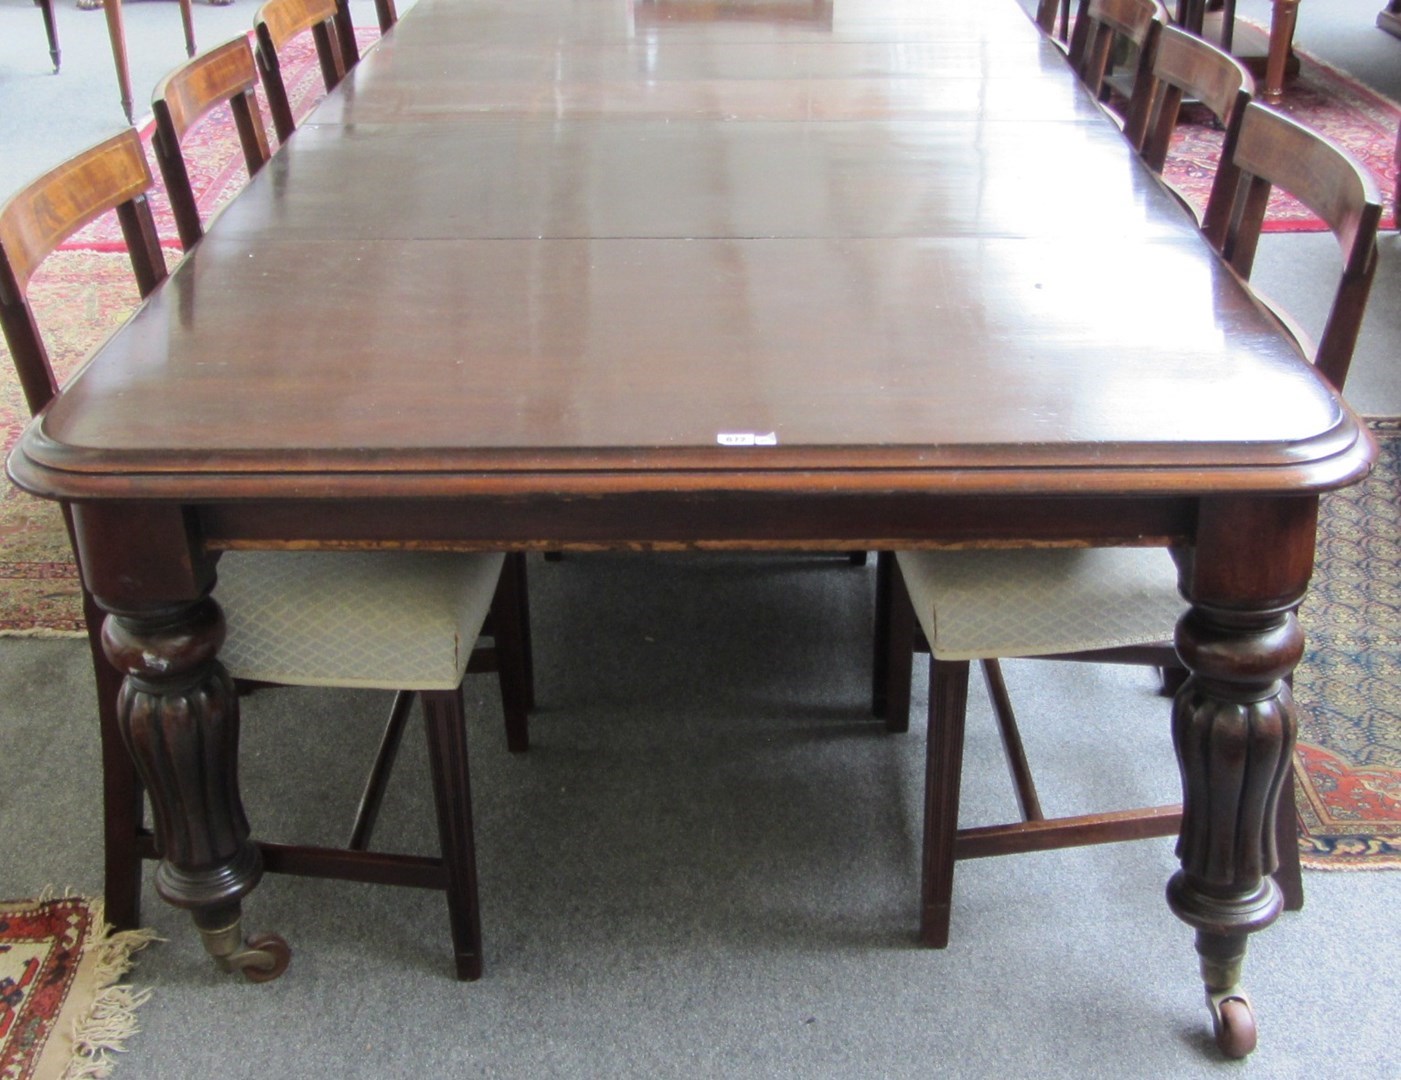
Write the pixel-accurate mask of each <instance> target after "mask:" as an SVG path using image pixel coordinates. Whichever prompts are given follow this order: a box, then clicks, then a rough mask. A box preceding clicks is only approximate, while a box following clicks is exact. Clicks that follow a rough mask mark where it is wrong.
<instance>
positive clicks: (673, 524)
mask: <svg viewBox="0 0 1401 1080" xmlns="http://www.w3.org/2000/svg"><path fill="white" fill-rule="evenodd" d="M1373 454H1374V444H1373V443H1372V441H1371V439H1370V437H1369V436H1368V435H1367V433H1366V431H1365V429H1364V428H1363V427H1362V425H1361V424H1360V423H1359V422H1358V421H1357V419H1356V418H1355V417H1354V416H1353V415H1352V414H1351V412H1349V411H1348V409H1347V408H1346V406H1345V405H1344V404H1343V403H1342V402H1341V400H1340V399H1339V398H1338V397H1337V396H1336V395H1335V394H1334V393H1333V392H1332V390H1331V389H1330V388H1329V387H1328V386H1327V385H1326V384H1325V383H1324V382H1323V380H1322V379H1321V378H1319V377H1318V376H1317V375H1316V373H1315V372H1314V371H1313V370H1312V369H1311V368H1310V367H1309V366H1308V365H1307V364H1306V363H1305V362H1304V361H1302V360H1301V359H1300V358H1299V357H1298V356H1297V355H1296V354H1295V352H1294V350H1293V348H1292V346H1291V345H1290V344H1289V343H1288V342H1287V341H1286V340H1285V339H1284V338H1283V337H1281V336H1280V335H1279V334H1278V332H1277V331H1276V329H1275V326H1274V324H1273V323H1272V322H1271V320H1270V319H1268V318H1267V317H1266V316H1265V315H1264V314H1263V313H1262V310H1261V309H1260V308H1259V307H1258V306H1257V304H1256V302H1255V301H1254V300H1253V299H1252V298H1251V296H1250V294H1249V293H1248V292H1247V290H1246V289H1245V288H1244V287H1243V286H1242V285H1241V284H1240V283H1239V282H1238V281H1237V280H1236V279H1235V278H1234V277H1233V276H1232V275H1231V274H1230V273H1229V272H1228V271H1227V270H1226V269H1225V268H1224V267H1223V265H1222V263H1221V262H1220V261H1219V260H1218V259H1217V258H1216V256H1215V255H1214V254H1213V253H1212V252H1211V251H1210V249H1209V248H1208V247H1207V245H1206V244H1205V243H1204V242H1203V240H1202V239H1201V238H1200V236H1199V235H1198V233H1197V231H1196V228H1195V226H1194V224H1193V222H1192V221H1191V220H1190V219H1189V218H1188V216H1187V215H1186V214H1185V213H1184V212H1183V211H1182V210H1181V208H1180V207H1179V206H1178V204H1177V203H1176V202H1175V201H1174V200H1173V199H1172V197H1171V196H1170V195H1169V194H1168V193H1167V192H1166V190H1165V189H1164V188H1163V187H1162V186H1161V185H1160V184H1159V182H1158V181H1157V180H1156V179H1154V178H1153V177H1152V176H1151V175H1150V174H1149V173H1148V171H1147V170H1146V169H1145V168H1143V167H1142V166H1141V165H1140V164H1139V163H1138V161H1137V160H1136V158H1135V156H1134V154H1133V153H1132V152H1131V151H1130V149H1129V148H1128V146H1127V145H1126V144H1125V142H1124V140H1123V139H1122V138H1121V136H1120V134H1119V132H1118V131H1117V130H1116V129H1115V127H1114V126H1113V125H1112V124H1110V123H1109V122H1108V121H1107V120H1106V119H1105V118H1104V117H1103V115H1102V114H1101V113H1100V111H1099V109H1098V107H1097V106H1096V105H1095V103H1094V102H1092V101H1091V100H1090V99H1089V97H1088V95H1087V94H1085V92H1084V91H1083V90H1082V89H1081V88H1080V87H1079V86H1078V85H1077V83H1076V82H1075V80H1074V78H1073V76H1072V74H1071V72H1070V70H1069V68H1068V66H1067V65H1066V64H1065V62H1064V60H1063V58H1062V57H1061V56H1060V54H1059V53H1058V51H1057V50H1056V49H1055V47H1054V46H1053V45H1051V44H1050V43H1048V42H1046V41H1043V40H1042V39H1041V37H1040V35H1039V34H1038V33H1037V32H1036V30H1035V28H1034V27H1033V25H1032V23H1031V21H1030V20H1028V19H1027V18H1026V17H1025V15H1024V14H1023V13H1022V11H1021V10H1020V9H1019V8H1018V6H1017V5H1016V4H1015V3H1013V2H1012V0H980V2H978V3H969V2H968V0H834V2H832V3H797V2H794V3H792V4H786V3H781V2H779V0H760V2H759V3H758V4H757V6H756V5H755V4H745V3H743V2H741V0H735V2H734V3H718V4H717V3H694V4H692V3H687V2H685V0H634V2H633V3H631V4H629V3H627V2H626V0H576V2H573V3H570V4H560V3H557V2H555V0H510V2H506V0H420V2H419V3H418V4H417V5H416V6H415V7H414V9H413V10H412V11H411V12H410V13H409V15H408V16H407V17H406V18H405V19H404V20H402V21H401V23H400V24H399V25H398V26H397V27H396V28H395V29H394V30H393V31H392V32H391V33H390V34H389V35H388V36H387V37H386V38H385V39H384V40H383V41H382V42H381V43H380V44H379V46H378V47H376V48H375V49H374V50H372V51H371V52H370V53H369V54H368V55H367V56H366V57H365V59H364V60H363V61H362V62H361V63H360V64H359V65H358V66H357V67H356V68H355V69H354V70H353V71H352V72H351V74H350V75H349V77H348V78H347V79H346V80H345V82H344V83H343V84H342V85H341V87H339V88H338V89H337V91H336V92H335V93H333V94H332V95H331V97H330V98H329V99H328V100H327V101H326V102H325V103H324V104H323V105H322V106H321V107H320V108H319V109H318V110H317V111H316V112H315V114H314V115H313V117H312V119H311V122H310V123H308V124H306V125H305V126H304V127H303V128H301V129H300V130H299V131H298V132H297V133H296V134H295V135H294V136H293V137H292V139H291V140H290V141H289V142H288V144H287V145H286V146H284V147H283V148H282V149H280V150H279V151H278V152H277V154H276V155H275V156H274V157H273V159H272V161H271V162H270V164H269V165H268V166H267V167H265V168H264V169H263V170H262V171H261V172H260V173H259V175H258V176H257V177H256V178H255V179H254V180H253V181H252V182H251V183H250V184H249V186H248V188H247V190H246V191H245V192H244V193H243V194H241V195H240V196H239V197H238V198H237V199H236V200H235V201H234V202H233V203H232V204H231V205H230V206H229V207H228V208H227V210H226V211H225V212H224V213H223V214H222V215H221V216H220V217H219V218H218V220H217V221H215V222H214V223H213V225H212V227H211V228H210V230H209V232H208V234H207V236H206V237H205V238H204V239H203V240H202V241H201V242H200V243H199V244H198V245H197V246H196V248H195V249H194V250H193V251H192V252H191V253H190V254H189V255H188V256H187V258H186V259H185V260H184V261H183V263H182V264H181V265H180V267H179V268H178V269H177V270H176V272H175V273H174V274H173V275H172V277H171V278H170V280H169V281H168V282H167V283H166V284H165V285H164V286H163V287H162V288H160V289H159V290H158V291H157V292H156V293H155V294H154V295H153V296H152V297H151V298H150V300H149V301H148V302H147V303H145V304H144V305H143V307H142V308H141V309H140V310H139V311H138V313H137V314H136V315H135V316H134V317H133V319H132V320H131V322H130V323H129V324H128V325H127V326H125V327H124V328H123V329H122V330H120V331H119V332H118V333H116V334H115V335H114V336H113V337H112V339H111V340H110V341H108V342H107V343H106V345H105V346H104V347H103V348H102V349H101V350H100V351H99V352H98V353H97V354H96V355H95V356H94V357H93V359H92V360H91V362H90V363H89V364H88V365H87V367H86V368H85V369H84V370H83V371H82V372H81V373H80V374H79V375H78V376H77V377H76V378H75V379H74V380H73V381H72V382H71V384H70V385H69V386H67V387H66V388H65V389H64V392H63V393H62V395H61V396H60V397H59V398H58V399H56V400H55V401H54V402H53V403H52V404H51V406H50V407H49V408H48V409H47V411H46V412H45V413H44V414H43V415H41V416H40V417H39V418H38V419H37V420H36V421H35V423H34V424H33V425H31V426H30V428H29V429H28V430H27V431H26V433H25V434H24V436H23V437H22V439H21V441H20V443H19V445H18V448H17V449H16V451H15V452H14V454H13V455H12V457H11V459H10V461H9V469H10V472H11V475H12V476H13V477H14V478H15V480H16V481H17V482H18V483H19V484H20V485H21V486H23V487H26V488H27V489H29V490H31V491H34V492H37V493H39V494H42V495H46V496H48V497H51V498H58V499H63V500H66V501H67V502H68V503H69V505H70V506H71V508H72V518H73V524H74V532H75V538H76V541H77V546H78V551H79V557H80V562H81V565H82V569H83V574H84V581H85V583H86V585H87V586H88V588H89V589H90V590H91V592H92V593H93V594H94V596H95V597H96V601H97V603H98V604H99V605H100V606H101V608H102V610H104V611H106V612H107V613H108V615H107V617H106V621H105V633H106V634H107V638H106V653H107V656H108V658H109V659H111V660H112V662H113V664H115V665H116V666H117V667H118V669H119V670H120V671H122V672H124V673H125V674H126V676H127V690H128V692H127V694H125V695H123V696H122V697H121V698H120V701H119V705H118V714H119V715H118V716H117V718H116V720H115V721H113V724H114V725H115V726H117V727H119V728H120V729H121V731H122V733H123V736H122V737H123V738H124V739H125V740H126V745H127V746H129V747H132V749H133V753H134V754H135V756H136V757H137V759H138V762H139V763H140V767H141V770H142V778H143V781H144V782H145V783H146V785H147V787H148V790H149V791H150V794H151V796H152V799H153V801H154V802H155V803H156V804H157V806H158V809H159V812H158V813H157V820H158V821H169V822H172V823H175V825H178V827H174V826H172V828H171V829H169V830H165V831H164V832H163V839H162V844H163V847H162V850H163V851H164V853H165V860H164V862H163V864H162V872H161V875H159V876H158V878H157V887H158V888H159V889H160V891H161V894H162V895H163V896H164V897H165V898H166V899H167V900H170V901H171V902H172V903H176V904H179V905H181V906H184V907H188V908H190V909H191V910H192V911H193V913H194V915H195V918H196V921H197V923H198V924H199V925H200V926H202V927H204V928H206V929H212V928H215V927H217V928H218V929H219V934H218V935H216V937H215V938H207V939H206V940H207V944H208V947H209V948H210V950H211V952H214V954H215V955H216V957H218V956H224V955H226V953H224V952H221V951H220V950H221V949H225V948H231V947H233V946H232V945H231V944H229V943H230V942H237V941H238V940H240V931H239V930H238V915H239V907H240V902H241V899H242V898H243V897H244V896H246V895H248V894H249V892H250V891H251V890H252V889H253V887H254V886H255V885H256V883H257V881H258V877H259V875H260V874H261V863H260V862H259V859H258V856H257V854H256V850H257V849H256V848H255V847H254V846H253V844H252V842H251V840H250V838H249V833H248V827H247V824H246V822H245V821H244V818H243V813H242V810H241V807H240V805H239V803H238V799H237V778H236V775H235V773H234V770H233V765H232V762H233V760H234V749H235V747H234V743H236V735H235V736H233V737H226V736H225V735H222V734H215V733H217V732H222V731H224V730H225V729H224V728H223V727H222V725H223V724H224V722H225V718H227V717H234V718H236V716H237V698H236V697H235V696H233V695H231V694H230V692H229V689H228V686H227V684H226V683H224V682H222V681H221V680H220V677H219V674H218V673H219V672H220V670H221V669H220V667H219V665H217V663H215V662H214V658H215V657H216V654H217V650H218V647H219V642H220V640H221V637H222V621H221V618H222V617H221V615H220V613H219V610H218V607H217V605H216V604H214V603H213V602H212V601H209V600H208V599H206V596H207V594H208V592H209V590H210V588H211V587H212V585H213V582H214V578H215V561H216V560H215V556H216V555H217V552H218V551H219V550H221V549H228V548H239V547H284V546H291V547H304V546H310V547H328V548H336V547H340V546H406V547H414V546H427V547H447V548H459V549H470V548H487V549H525V548H538V547H544V548H553V547H571V546H573V547H589V546H611V547H621V548H630V547H706V546H736V547H751V548H761V549H762V548H780V547H792V546H806V547H812V548H827V549H832V550H850V549H872V548H878V549H890V548H899V547H919V546H931V545H978V544H983V545H986V544H1022V545H1026V544H1033V545H1036V544H1084V543H1091V544H1157V545H1163V546H1171V547H1173V548H1174V550H1175V553H1176V555H1177V556H1178V565H1179V571H1180V575H1179V576H1180V583H1181V588H1182V592H1183V595H1184V596H1185V597H1186V598H1187V599H1188V600H1189V601H1190V603H1191V605H1192V607H1191V610H1190V612H1189V613H1188V614H1187V615H1186V616H1185V617H1184V618H1183V620H1182V622H1181V623H1180V624H1179V627H1178V642H1177V643H1178V651H1179V654H1180V655H1181V656H1182V658H1183V661H1184V663H1185V664H1186V665H1187V667H1188V668H1189V669H1191V671H1192V672H1193V678H1191V679H1190V680H1189V681H1188V682H1187V683H1186V685H1185V686H1184V688H1183V689H1182V690H1181V691H1180V692H1179V694H1178V697H1177V700H1176V703H1175V705H1174V720H1173V731H1174V740H1175V745H1176V748H1177V751H1178V758H1179V763H1180V765H1181V771H1182V776H1183V783H1184V791H1185V798H1184V806H1185V809H1184V815H1183V824H1182V833H1181V840H1180V847H1179V854H1180V858H1181V862H1182V871H1181V872H1180V873H1179V874H1178V875H1177V876H1175V877H1174V878H1173V880H1172V882H1171V883H1170V884H1169V904H1170V905H1171V907H1172V909H1173V911H1174V912H1175V913H1176V914H1177V915H1178V916H1179V917H1180V918H1181V919H1182V920H1183V921H1184V922H1186V923H1187V924H1188V925H1190V926H1192V927H1193V928H1194V929H1195V930H1196V932H1197V949H1198V952H1199V954H1200V956H1201V962H1202V969H1201V970H1202V976H1203V979H1204V982H1205V985H1206V987H1207V989H1208V992H1209V1000H1210V1001H1211V1007H1212V1010H1213V1017H1214V1019H1215V1021H1216V1023H1217V1028H1218V1039H1219V1040H1220V1041H1221V1043H1222V1046H1223V1048H1227V1049H1228V1052H1232V1053H1235V1052H1240V1050H1241V1048H1242V1047H1243V1046H1245V1044H1246V1042H1249V1043H1250V1044H1251V1045H1253V1034H1252V1035H1251V1037H1250V1039H1248V1040H1244V1041H1243V1040H1242V1038H1241V1036H1240V1031H1241V1028H1240V1027H1239V1026H1238V1025H1239V1024H1241V1023H1243V1021H1242V1020H1241V1016H1242V1009H1244V1010H1245V1012H1246V1013H1248V1011H1249V1007H1248V1005H1244V1004H1243V998H1241V997H1240V995H1239V993H1238V990H1237V984H1238V980H1239V974H1240V960H1241V957H1242V956H1243V954H1244V949H1245V941H1246V938H1247V936H1248V935H1249V934H1250V933H1252V932H1254V931H1256V930H1259V929H1262V928H1263V927H1265V926H1267V925H1269V923H1270V922H1271V921H1273V919H1274V918H1275V916H1276V915H1277V914H1278V912H1279V910H1280V898H1279V894H1278V892H1277V890H1275V889H1274V887H1273V885H1272V884H1271V883H1270V882H1269V879H1268V877H1267V875H1268V873H1269V872H1270V870H1271V869H1272V868H1273V862H1274V857H1273V854H1272V852H1273V846H1272V845H1273V839H1272V837H1273V827H1272V824H1267V823H1272V822H1273V820H1274V812H1273V811H1274V805H1275V800H1276V799H1277V797H1278V792H1279V785H1280V783H1281V780H1282V777H1283V775H1284V774H1283V770H1284V769H1285V768H1287V767H1288V766H1287V762H1288V752H1289V748H1290V747H1291V746H1292V739H1293V731H1294V721H1293V714H1292V705H1291V704H1290V698H1289V693H1288V690H1287V688H1286V686H1285V684H1284V679H1285V677H1286V676H1287V675H1288V673H1289V672H1290V670H1291V669H1292V667H1293V665H1294V664H1295V663H1296V662H1297V660H1298V657H1299V655H1300V652H1301V650H1302V641H1303V638H1302V634H1301V632H1300V630H1299V627H1298V625H1297V620H1296V618H1295V615H1294V611H1295V609H1296V607H1297V605H1298V603H1299V601H1300V600H1301V599H1302V597H1303V595H1304V590H1305V588H1306V586H1307V583H1308V578H1309V574H1310V571H1311V566H1312V559H1313V542H1314V529H1315V524H1316V515H1317V503H1318V495H1319V493H1320V492H1322V491H1325V490H1328V489H1330V488H1333V487H1337V486H1341V485H1343V484H1347V483H1351V482H1354V481H1356V480H1357V479H1359V478H1360V477H1361V476H1363V475H1364V474H1365V472H1366V470H1367V469H1368V468H1369V465H1370V462H1371V459H1372V456H1373ZM192 687H193V688H195V689H192ZM114 696H115V695H114ZM134 709H139V710H141V711H142V714H143V715H160V716H167V715H168V716H170V717H173V718H176V719H177V720H178V723H176V722H172V723H171V724H169V725H166V726H165V728H164V729H163V732H164V733H163V734H162V735H161V736H160V738H156V737H155V736H153V735H151V734H150V733H149V727H148V726H143V727H140V728H139V729H138V727H137V726H136V725H135V724H134V723H133V721H132V720H131V719H130V712H131V711H132V710H134ZM206 734H207V735H208V741H207V742H206V741H204V740H205V739H206ZM109 741H111V739H109ZM196 774H198V775H196ZM201 784H203V785H205V786H203V787H202V786H201ZM191 792H194V793H195V796H191V794H190V793H191ZM109 886H110V882H109ZM113 906H115V905H112V904H111V903H110V899H109V907H113ZM216 940H217V942H218V943H221V944H216V943H214V942H215V941H216ZM248 952H250V953H252V954H255V955H257V956H260V957H262V958H263V960H267V958H268V956H269V955H270V953H269V952H268V950H266V949H261V948H253V949H250V950H248ZM260 962H262V961H260ZM1228 1014H1229V1017H1232V1018H1234V1019H1230V1020H1228V1019H1227V1016H1228ZM1251 1024H1252V1027H1253V1021H1251ZM1223 1033H1224V1034H1223ZM1246 1052H1248V1047H1247V1048H1246Z"/></svg>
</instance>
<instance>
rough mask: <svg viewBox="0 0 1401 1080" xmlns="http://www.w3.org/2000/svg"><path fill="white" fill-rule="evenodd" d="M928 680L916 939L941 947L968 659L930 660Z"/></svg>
mask: <svg viewBox="0 0 1401 1080" xmlns="http://www.w3.org/2000/svg"><path fill="white" fill-rule="evenodd" d="M929 683H930V686H929V744H928V749H927V757H926V760H925V772H924V853H923V867H922V872H921V878H922V880H921V885H920V915H919V940H920V944H921V945H925V946H928V947H929V948H932V949H942V948H944V947H945V946H947V945H948V943H949V910H950V907H951V905H952V900H953V867H954V842H955V840H956V839H957V836H958V802H959V786H960V783H961V781H962V776H963V727H964V720H965V717H966V715H967V712H968V661H966V660H931V661H930V669H929Z"/></svg>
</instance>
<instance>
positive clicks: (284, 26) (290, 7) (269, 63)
mask: <svg viewBox="0 0 1401 1080" xmlns="http://www.w3.org/2000/svg"><path fill="white" fill-rule="evenodd" d="M338 11H339V5H338V4H337V2H336V0H268V2H267V3H265V4H264V5H263V6H262V7H260V8H259V9H258V13H257V14H256V15H255V16H254V17H253V30H254V33H255V35H256V36H257V39H258V47H257V58H258V72H259V73H260V74H261V75H262V77H263V91H264V92H265V93H266V94H267V97H268V111H269V112H270V113H272V123H273V128H274V130H276V132H277V138H278V140H279V141H280V142H286V141H287V139H289V138H291V135H292V132H293V131H295V130H296V127H297V123H296V120H295V119H294V118H293V116H292V104H291V101H290V100H289V99H288V97H287V86H286V84H285V83H284V82H283V80H282V66H281V61H280V60H279V52H280V51H281V49H282V48H283V47H284V46H285V45H286V44H287V43H288V42H289V41H291V40H292V39H293V38H295V37H297V36H298V35H299V34H304V33H310V34H311V36H312V40H313V41H314V42H315V43H316V55H317V58H318V59H319V60H320V63H321V77H322V79H323V80H324V81H325V84H326V89H327V90H332V89H334V88H335V87H336V85H337V84H338V83H339V82H340V81H341V79H343V78H345V72H346V67H347V65H346V60H345V57H344V44H343V42H342V40H341V38H342V35H341V32H340V30H339V29H338V23H337V13H338Z"/></svg>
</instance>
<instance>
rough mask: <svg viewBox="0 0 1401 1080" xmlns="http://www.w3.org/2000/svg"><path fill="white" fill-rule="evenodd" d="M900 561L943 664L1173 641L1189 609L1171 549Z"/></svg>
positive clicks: (952, 555)
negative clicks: (1183, 595) (1181, 618)
mask: <svg viewBox="0 0 1401 1080" xmlns="http://www.w3.org/2000/svg"><path fill="white" fill-rule="evenodd" d="M897 558H898V560H899V563H900V573H901V574H902V575H903V576H904V579H905V585H906V587H907V588H908V590H909V593H910V600H911V602H912V603H913V604H914V609H915V613H916V615H917V616H918V617H919V622H920V626H921V627H922V628H923V630H924V635H925V637H926V638H928V639H929V647H930V650H931V651H932V652H933V654H934V656H935V657H936V658H938V659H940V660H982V659H993V658H997V657H1004V656H1045V655H1048V654H1050V653H1062V652H1079V651H1082V650H1087V649H1107V648H1114V647H1117V646H1120V645H1142V644H1148V643H1150V642H1156V641H1168V640H1171V639H1172V636H1173V631H1174V628H1175V627H1176V625H1177V619H1178V617H1179V616H1180V615H1181V614H1182V612H1183V611H1184V610H1186V607H1187V604H1186V602H1185V601H1184V600H1183V599H1182V597H1181V596H1180V595H1179V593H1178V591H1177V567H1176V564H1174V563H1173V561H1172V556H1171V555H1169V554H1168V552H1167V551H1166V549H1164V548H1054V549H1046V548H1037V549H1018V550H1009V551H1001V550H996V551H918V552H915V551H902V552H899V553H898V555H897Z"/></svg>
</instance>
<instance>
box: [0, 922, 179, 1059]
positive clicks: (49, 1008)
mask: <svg viewBox="0 0 1401 1080" xmlns="http://www.w3.org/2000/svg"><path fill="white" fill-rule="evenodd" d="M154 940H156V938H155V935H154V934H153V933H151V932H150V931H149V930H128V931H124V932H122V933H117V934H114V933H112V931H111V928H110V927H109V926H107V924H106V922H105V920H104V919H103V913H102V902H101V901H100V900H87V899H84V898H83V897H75V896H70V897H65V898H63V899H57V900H55V899H39V900H10V901H0V1077H4V1078H5V1080H55V1078H58V1077H79V1076H82V1077H99V1076H107V1075H109V1074H110V1073H111V1071H112V1065H113V1061H112V1058H111V1057H110V1055H111V1054H112V1053H117V1052H120V1051H121V1050H123V1049H124V1048H125V1047H124V1042H125V1040H126V1039H127V1038H129V1037H130V1036H131V1035H133V1034H135V1032H136V1030H137V1028H136V1009H137V1008H138V1007H139V1006H140V1005H141V1004H142V1003H143V1002H145V1000H146V999H147V998H148V997H150V993H151V992H150V991H149V990H134V989H133V988H131V987H130V986H124V985H121V984H120V983H119V982H118V980H119V979H120V978H121V977H122V976H123V975H124V974H126V973H127V972H128V971H129V970H130V969H131V967H132V963H133V960H132V956H133V954H134V953H135V952H137V951H138V950H140V949H143V948H145V947H146V945H148V944H149V943H150V942H152V941H154Z"/></svg>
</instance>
